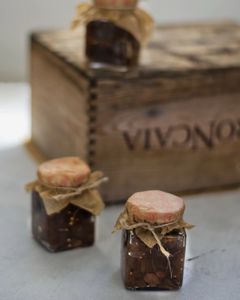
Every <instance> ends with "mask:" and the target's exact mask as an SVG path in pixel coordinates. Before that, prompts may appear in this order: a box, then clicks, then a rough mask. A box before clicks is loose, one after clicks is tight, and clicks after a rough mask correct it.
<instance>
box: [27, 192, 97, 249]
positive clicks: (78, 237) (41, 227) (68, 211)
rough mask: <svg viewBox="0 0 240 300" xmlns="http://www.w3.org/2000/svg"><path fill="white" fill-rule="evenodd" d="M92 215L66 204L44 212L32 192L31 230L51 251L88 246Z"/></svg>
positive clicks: (91, 238) (36, 194) (92, 230)
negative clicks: (53, 210)
mask: <svg viewBox="0 0 240 300" xmlns="http://www.w3.org/2000/svg"><path fill="white" fill-rule="evenodd" d="M94 232H95V217H94V216H93V215H92V214H91V213H89V212H87V211H85V210H83V209H81V208H79V207H77V206H75V205H73V204H69V205H68V206H67V207H66V208H64V209H63V210H62V211H60V212H58V213H55V214H52V215H48V214H47V213H46V210H45V207H44V204H43V201H42V199H41V197H40V195H39V194H38V193H37V192H32V233H33V237H34V239H35V240H36V241H38V242H39V243H40V244H41V245H42V246H44V247H45V248H46V249H47V250H49V251H51V252H58V251H64V250H70V249H74V248H78V247H87V246H91V245H93V243H94Z"/></svg>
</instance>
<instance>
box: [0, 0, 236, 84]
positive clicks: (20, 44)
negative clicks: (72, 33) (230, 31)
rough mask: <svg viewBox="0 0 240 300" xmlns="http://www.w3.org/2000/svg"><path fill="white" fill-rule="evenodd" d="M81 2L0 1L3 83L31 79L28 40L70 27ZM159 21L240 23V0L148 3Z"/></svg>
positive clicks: (155, 0)
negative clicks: (42, 32)
mask: <svg viewBox="0 0 240 300" xmlns="http://www.w3.org/2000/svg"><path fill="white" fill-rule="evenodd" d="M77 2H79V1H77V0H20V1H19V0H0V81H18V80H26V79H27V71H26V70H27V57H28V52H27V41H28V35H29V33H30V32H31V31H33V30H39V29H41V30H42V29H53V28H64V27H68V26H69V24H70V20H71V18H72V16H73V14H74V7H75V5H76V4H77ZM145 2H147V5H148V7H149V9H150V11H151V12H152V14H153V15H154V17H155V19H156V21H157V22H176V21H196V20H209V19H219V18H227V19H235V20H240V1H239V0H210V1H209V0H198V1H197V0H149V1H145Z"/></svg>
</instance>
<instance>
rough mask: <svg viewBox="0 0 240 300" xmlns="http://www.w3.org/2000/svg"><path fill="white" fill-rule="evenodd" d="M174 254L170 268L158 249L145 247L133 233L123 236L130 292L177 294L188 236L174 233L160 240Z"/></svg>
mask: <svg viewBox="0 0 240 300" xmlns="http://www.w3.org/2000/svg"><path fill="white" fill-rule="evenodd" d="M161 243H162V246H163V247H164V248H165V249H166V250H167V251H168V252H170V253H171V256H170V267H171V271H170V267H169V264H168V261H167V258H166V257H165V256H164V255H163V254H162V252H161V251H160V249H159V246H158V245H155V246H154V247H153V248H152V249H151V248H149V247H148V246H146V245H145V244H144V243H143V242H142V241H141V240H140V239H139V238H138V237H137V235H136V234H135V233H134V231H129V230H124V231H123V234H122V262H121V265H122V276H123V281H124V284H125V287H126V288H127V289H131V290H177V289H179V288H181V286H182V282H183V270H184V258H185V249H186V232H185V230H184V229H182V230H174V231H172V232H171V233H169V234H167V235H166V236H164V237H163V238H162V240H161Z"/></svg>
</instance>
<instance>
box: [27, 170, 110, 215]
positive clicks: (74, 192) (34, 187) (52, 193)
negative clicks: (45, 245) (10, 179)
mask: <svg viewBox="0 0 240 300" xmlns="http://www.w3.org/2000/svg"><path fill="white" fill-rule="evenodd" d="M107 180H108V179H107V178H106V177H104V176H103V174H102V172H98V171H97V172H93V173H91V174H90V176H89V178H88V180H87V181H86V182H85V183H84V184H83V185H81V186H80V187H77V188H69V187H56V186H49V185H45V184H43V183H42V182H41V181H40V180H39V179H37V180H35V181H33V182H30V183H28V184H27V185H26V190H27V191H29V192H33V191H35V192H38V193H39V195H40V197H41V199H42V201H43V204H44V207H45V209H46V213H47V214H48V215H52V214H55V213H59V212H60V211H61V210H63V209H64V208H65V207H67V206H68V205H69V204H73V205H75V206H77V207H79V208H82V209H84V210H86V211H88V212H90V213H91V214H93V215H99V214H100V213H101V211H102V210H103V208H104V203H103V200H102V198H101V196H100V194H99V192H98V191H97V190H96V188H97V187H98V186H99V185H100V184H101V183H103V182H106V181H107Z"/></svg>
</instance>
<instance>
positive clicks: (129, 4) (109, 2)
mask: <svg viewBox="0 0 240 300" xmlns="http://www.w3.org/2000/svg"><path fill="white" fill-rule="evenodd" d="M93 2H94V4H95V5H96V6H97V7H99V8H107V9H134V8H135V7H136V6H137V4H138V0H93Z"/></svg>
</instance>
